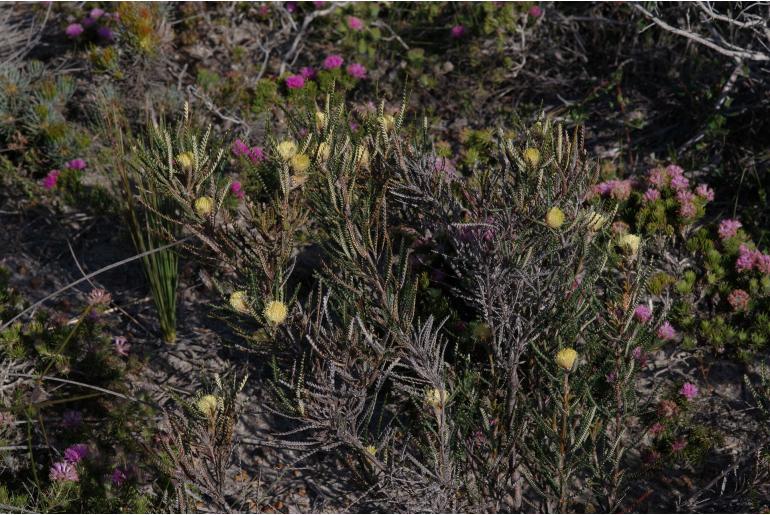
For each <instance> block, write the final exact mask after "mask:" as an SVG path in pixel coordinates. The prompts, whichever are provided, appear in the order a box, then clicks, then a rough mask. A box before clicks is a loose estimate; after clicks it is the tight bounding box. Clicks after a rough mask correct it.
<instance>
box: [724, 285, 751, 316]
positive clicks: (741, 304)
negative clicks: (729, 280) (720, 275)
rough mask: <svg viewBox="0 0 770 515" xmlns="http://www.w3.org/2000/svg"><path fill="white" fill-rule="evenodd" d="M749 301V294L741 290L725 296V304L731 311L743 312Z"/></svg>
mask: <svg viewBox="0 0 770 515" xmlns="http://www.w3.org/2000/svg"><path fill="white" fill-rule="evenodd" d="M749 299H750V296H749V294H748V293H747V292H746V291H744V290H741V289H736V290H733V291H731V292H730V295H728V296H727V302H728V303H729V304H730V306H731V307H732V308H733V311H744V310H745V309H746V308H747V307H749Z"/></svg>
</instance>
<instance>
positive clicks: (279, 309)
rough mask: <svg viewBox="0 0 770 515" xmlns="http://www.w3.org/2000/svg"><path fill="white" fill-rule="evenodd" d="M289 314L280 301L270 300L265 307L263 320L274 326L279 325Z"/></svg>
mask: <svg viewBox="0 0 770 515" xmlns="http://www.w3.org/2000/svg"><path fill="white" fill-rule="evenodd" d="M288 314H289V309H288V308H287V307H286V304H284V303H283V302H281V301H280V300H271V301H270V302H268V303H267V305H266V306H265V312H264V315H265V318H267V320H268V322H270V323H271V324H275V325H280V324H282V323H283V322H284V321H285V320H286V316H287V315H288Z"/></svg>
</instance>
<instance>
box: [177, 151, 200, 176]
mask: <svg viewBox="0 0 770 515" xmlns="http://www.w3.org/2000/svg"><path fill="white" fill-rule="evenodd" d="M194 158H195V156H193V153H192V152H182V153H181V154H179V155H178V156H176V162H177V163H178V164H179V166H181V167H182V170H186V171H187V170H192V167H193V162H194Z"/></svg>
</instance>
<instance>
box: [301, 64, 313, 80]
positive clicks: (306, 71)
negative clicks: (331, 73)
mask: <svg viewBox="0 0 770 515" xmlns="http://www.w3.org/2000/svg"><path fill="white" fill-rule="evenodd" d="M299 74H300V75H302V77H303V78H304V79H305V80H310V79H314V78H315V76H316V72H315V70H314V69H313V68H312V67H310V66H303V67H302V68H300V70H299Z"/></svg>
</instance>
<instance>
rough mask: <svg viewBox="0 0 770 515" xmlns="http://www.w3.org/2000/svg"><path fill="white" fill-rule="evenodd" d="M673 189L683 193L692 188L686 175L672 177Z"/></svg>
mask: <svg viewBox="0 0 770 515" xmlns="http://www.w3.org/2000/svg"><path fill="white" fill-rule="evenodd" d="M671 187H672V188H673V189H675V190H677V191H681V190H684V189H687V188H689V187H690V181H689V180H687V177H685V176H684V175H672V176H671Z"/></svg>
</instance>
